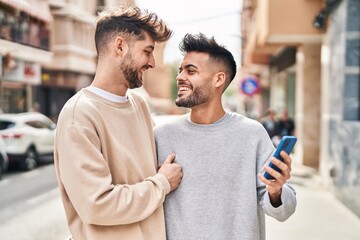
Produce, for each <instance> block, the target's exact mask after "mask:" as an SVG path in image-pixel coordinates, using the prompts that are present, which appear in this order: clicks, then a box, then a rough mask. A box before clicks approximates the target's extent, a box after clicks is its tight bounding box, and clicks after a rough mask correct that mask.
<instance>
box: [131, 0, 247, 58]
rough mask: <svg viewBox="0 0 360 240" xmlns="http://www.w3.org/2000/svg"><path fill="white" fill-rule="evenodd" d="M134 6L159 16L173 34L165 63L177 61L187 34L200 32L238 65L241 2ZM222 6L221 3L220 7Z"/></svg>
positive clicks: (150, 1)
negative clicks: (230, 54)
mask: <svg viewBox="0 0 360 240" xmlns="http://www.w3.org/2000/svg"><path fill="white" fill-rule="evenodd" d="M135 2H136V4H137V6H139V7H140V8H143V9H148V10H149V11H151V12H155V13H157V14H158V16H159V17H160V18H162V19H163V20H164V21H165V22H166V23H167V25H168V26H169V27H170V28H171V29H172V30H173V31H174V35H173V36H172V37H171V39H170V40H169V41H168V42H167V43H166V47H165V52H164V61H165V62H166V63H174V62H180V61H181V60H182V57H183V56H182V55H181V53H180V51H179V48H178V46H179V43H180V41H181V39H182V38H183V37H184V35H185V34H186V33H199V32H202V33H204V34H205V35H206V36H208V37H212V36H214V37H215V40H216V41H217V42H218V43H219V44H221V45H224V46H225V47H226V48H227V49H228V50H229V51H230V52H231V53H232V54H233V55H234V58H235V60H236V62H237V64H238V65H240V58H241V55H240V50H241V38H240V36H241V32H240V18H241V2H242V1H240V0H221V1H218V2H216V3H217V4H214V3H215V2H212V1H209V0H180V1H174V0H136V1H135ZM220 3H221V4H220Z"/></svg>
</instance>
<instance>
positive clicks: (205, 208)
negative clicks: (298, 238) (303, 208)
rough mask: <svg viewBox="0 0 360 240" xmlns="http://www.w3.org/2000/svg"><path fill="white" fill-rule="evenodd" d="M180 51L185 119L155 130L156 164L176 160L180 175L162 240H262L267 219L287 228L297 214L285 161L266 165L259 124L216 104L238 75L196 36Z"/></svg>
mask: <svg viewBox="0 0 360 240" xmlns="http://www.w3.org/2000/svg"><path fill="white" fill-rule="evenodd" d="M180 50H181V51H182V52H183V53H184V59H183V61H182V63H181V65H180V67H179V74H178V76H177V78H176V79H177V85H178V98H177V99H176V104H177V106H180V107H186V108H190V109H191V111H190V113H189V114H186V115H183V116H181V117H179V118H177V119H175V120H173V121H171V122H167V123H164V124H162V125H159V126H156V127H155V140H156V144H157V157H158V160H162V159H165V158H166V156H167V155H168V154H169V152H173V153H175V154H176V159H175V162H177V163H179V164H181V165H182V169H183V174H184V175H183V179H182V183H181V185H180V186H179V188H178V189H177V190H175V191H173V192H171V193H170V194H169V195H168V196H167V197H166V200H165V203H164V208H165V222H166V235H167V239H168V240H188V239H189V240H193V239H197V240H202V239H203V240H212V239H213V240H227V239H229V240H230V239H231V240H232V239H236V240H245V239H246V240H258V239H259V240H263V239H265V214H267V215H269V216H271V217H274V218H276V219H277V220H279V221H285V220H286V219H288V218H289V217H290V216H291V215H292V214H293V213H294V212H295V207H296V196H295V190H294V189H293V188H292V186H291V185H290V184H289V183H288V182H287V180H288V179H289V178H290V172H291V159H290V157H289V156H288V154H286V153H285V152H282V153H281V156H282V157H283V158H284V160H285V162H281V161H280V160H278V159H276V158H273V157H272V156H273V154H274V152H275V148H274V146H273V144H272V142H271V139H270V138H269V136H268V134H267V132H266V130H265V129H264V127H263V126H262V125H261V124H260V123H259V122H257V121H255V120H251V119H249V118H247V117H244V116H242V115H240V114H237V113H233V112H226V111H225V110H224V108H223V106H222V102H221V97H222V94H223V93H224V91H225V89H226V88H227V87H228V86H229V84H230V82H231V81H232V79H233V78H234V77H235V74H236V63H235V61H234V58H233V56H232V54H231V53H230V52H229V51H228V50H226V48H225V47H223V46H220V45H218V44H217V43H216V41H215V39H214V38H207V37H206V36H205V35H203V34H201V33H200V34H196V35H191V34H187V35H186V36H185V37H184V39H183V40H182V42H181V44H180ZM270 161H271V162H273V163H274V164H275V165H276V166H277V167H279V168H280V169H281V170H282V171H281V173H279V172H276V171H275V170H274V169H272V168H269V167H268V164H269V162H270ZM159 164H161V162H159ZM264 171H267V172H268V173H270V174H271V175H272V176H274V177H275V180H267V179H265V178H264V177H263V172H264Z"/></svg>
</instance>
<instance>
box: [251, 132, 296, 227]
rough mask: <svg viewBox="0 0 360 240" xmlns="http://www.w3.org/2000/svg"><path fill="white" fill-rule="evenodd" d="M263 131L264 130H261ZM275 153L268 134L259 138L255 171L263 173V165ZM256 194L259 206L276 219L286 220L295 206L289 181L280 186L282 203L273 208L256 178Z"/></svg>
mask: <svg viewBox="0 0 360 240" xmlns="http://www.w3.org/2000/svg"><path fill="white" fill-rule="evenodd" d="M262 133H264V131H262ZM274 153H275V148H274V147H273V145H272V142H271V140H270V138H269V137H268V135H265V136H264V137H263V138H261V141H260V142H259V145H258V154H257V159H258V164H257V172H258V173H261V174H263V173H264V172H265V170H264V165H267V164H269V162H270V159H271V157H272V156H273V155H274ZM257 195H258V201H259V204H260V206H261V207H262V209H263V211H264V213H265V214H266V215H268V216H270V217H273V218H275V219H276V220H278V221H281V222H283V221H285V220H287V219H288V218H289V217H290V216H291V215H292V214H293V213H294V212H295V208H296V204H297V202H296V192H295V189H294V188H293V187H292V186H291V184H290V183H286V184H284V185H283V187H282V192H281V202H282V204H281V205H280V206H279V207H277V208H275V207H273V206H272V204H271V202H270V196H269V193H268V191H267V190H266V186H265V184H264V183H263V182H261V181H260V180H259V179H258V178H257Z"/></svg>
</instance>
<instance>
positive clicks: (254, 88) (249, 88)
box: [240, 76, 260, 96]
mask: <svg viewBox="0 0 360 240" xmlns="http://www.w3.org/2000/svg"><path fill="white" fill-rule="evenodd" d="M240 88H241V91H242V92H243V93H244V94H245V95H248V96H252V95H254V94H256V93H259V92H260V82H259V80H258V78H257V77H255V76H246V77H244V79H243V80H242V81H241V86H240Z"/></svg>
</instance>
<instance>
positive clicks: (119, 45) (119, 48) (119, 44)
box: [114, 36, 129, 56]
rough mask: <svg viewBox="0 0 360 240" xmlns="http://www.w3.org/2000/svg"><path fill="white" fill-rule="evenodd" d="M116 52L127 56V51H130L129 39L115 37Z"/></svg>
mask: <svg viewBox="0 0 360 240" xmlns="http://www.w3.org/2000/svg"><path fill="white" fill-rule="evenodd" d="M114 43H115V44H114V47H115V52H116V53H117V54H118V55H120V56H125V55H126V53H127V52H128V51H129V45H128V43H127V41H126V40H125V39H124V38H122V37H120V36H119V37H117V38H115V42H114Z"/></svg>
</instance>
